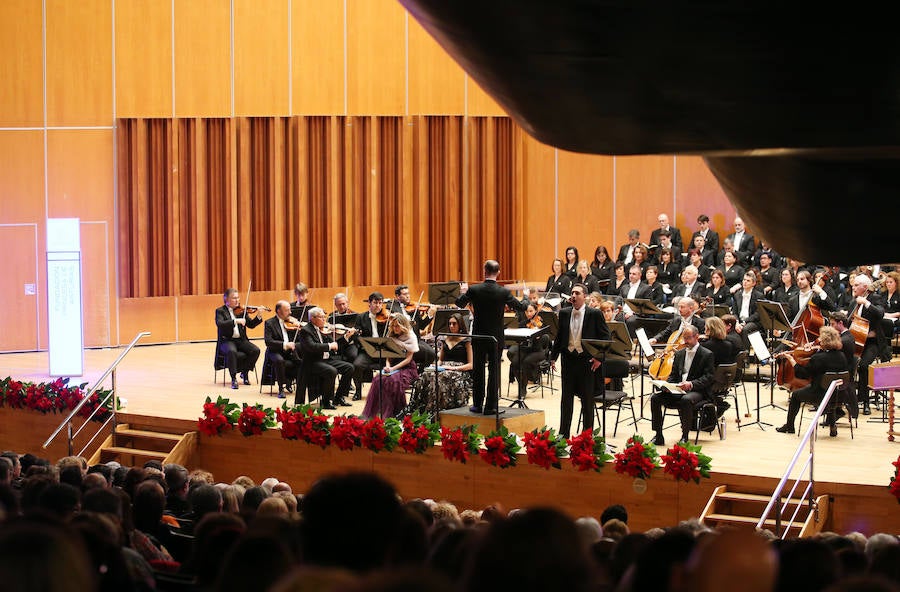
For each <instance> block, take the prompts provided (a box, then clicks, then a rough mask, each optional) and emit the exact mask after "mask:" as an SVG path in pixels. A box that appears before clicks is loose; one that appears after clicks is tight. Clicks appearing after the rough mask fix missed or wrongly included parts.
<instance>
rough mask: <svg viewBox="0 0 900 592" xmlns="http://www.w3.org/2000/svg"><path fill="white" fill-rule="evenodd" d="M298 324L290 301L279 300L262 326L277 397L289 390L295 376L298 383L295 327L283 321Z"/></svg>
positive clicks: (298, 361) (298, 359)
mask: <svg viewBox="0 0 900 592" xmlns="http://www.w3.org/2000/svg"><path fill="white" fill-rule="evenodd" d="M288 321H290V322H291V323H292V324H294V325H297V324H299V323H298V321H297V319H295V318H293V317H292V316H291V303H290V302H288V301H287V300H279V301H278V302H277V303H276V304H275V316H274V317H272V318H271V319H269V320H267V321H266V323H265V325H264V327H263V336H264V337H265V340H266V360H268V362H269V364H271V366H272V370H273V372H274V374H275V381H276V382H277V383H278V398H279V399H283V398H285V397H286V396H287V395H286V393H289V392H291V380H290V379H288V378H287V377H288V376H290V377H291V378H297V379H298V384H299V374H300V358H299V357H298V355H297V350H298V349H299V348H298V347H297V329H288V328H287V327H286V326H285V323H286V322H288Z"/></svg>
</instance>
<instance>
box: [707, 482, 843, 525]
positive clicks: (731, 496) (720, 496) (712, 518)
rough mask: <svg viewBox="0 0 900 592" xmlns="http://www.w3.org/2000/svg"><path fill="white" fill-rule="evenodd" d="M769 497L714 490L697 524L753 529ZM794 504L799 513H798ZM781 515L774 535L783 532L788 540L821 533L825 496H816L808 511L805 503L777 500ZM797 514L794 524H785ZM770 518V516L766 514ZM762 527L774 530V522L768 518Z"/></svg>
mask: <svg viewBox="0 0 900 592" xmlns="http://www.w3.org/2000/svg"><path fill="white" fill-rule="evenodd" d="M770 497H771V496H769V495H764V494H759V493H748V492H741V491H728V489H727V487H726V486H724V485H721V486H719V487H717V488H716V489H715V490H714V491H713V493H712V495H711V496H710V498H709V501H708V502H707V503H706V507H705V508H704V509H703V512H702V513H701V515H700V521H701V522H703V523H704V524H708V525H710V526H716V525H719V524H728V525H731V526H738V527H755V526H756V524H757V523H758V522H759V518H760V516H762V514H763V512H764V511H765V508H766V505H768V503H769V499H770ZM798 505H799V506H800V507H799V510H798ZM781 507H782V513H781V516H782V517H783V518H784V519H783V520H782V521H781V525H780V527H781V531H780V532H778V533H776V534H778V535H779V536H781V535H783V533H784V531H785V529H787V536H789V537H808V536H812V535H814V534H816V533H818V532H820V531H821V530H822V525H823V524H824V522H825V519H826V518H827V516H828V510H829V497H828V496H827V495H822V496H819V497H817V498H816V499H815V501H814V504H813V511H810V508H809V505H808V504H807V503H803V502H801V500H798V499H789V498H781ZM795 511H796V512H797V517H796V518H795V519H794V522H792V523H789V520H790V517H791V516H793V515H794V512H795ZM770 515H771V514H770ZM763 525H764V527H765V528H769V529H772V530H774V529H775V526H776V524H775V519H774V518H769V519H767V520H766V521H765V522H764V523H763Z"/></svg>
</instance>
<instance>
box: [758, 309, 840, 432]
mask: <svg viewBox="0 0 900 592" xmlns="http://www.w3.org/2000/svg"><path fill="white" fill-rule="evenodd" d="M819 347H820V348H821V351H818V352H816V353H814V354H813V355H812V356H810V358H809V362H808V363H807V364H806V365H805V366H804V365H800V364H797V361H796V359H795V358H794V354H793V353H792V352H784V353H783V354H781V355H783V356H784V357H786V358H787V360H788V363H790V364H791V365H793V366H794V372H795V374H796V375H797V376H798V377H800V378H809V379H810V384H809V386H806V387H803V388H801V389H797V390H795V391H794V392H793V393H791V398H790V401H789V402H788V411H787V422H786V423H785V424H784V425H783V426H781V427H778V428H775V431H777V432H781V433H782V434H793V433H794V420H795V419H796V418H797V413H798V412H799V411H800V406H801V405H802V404H804V403H812V404H814V405H818V404H819V403H821V402H822V398H823V397H824V396H825V389H824V388H822V385H821V384H820V383H821V381H822V376H823V375H824V374H825V373H826V372H846V371H847V358H845V357H844V354H843V353H842V352H841V336H840V335H838V332H837V331H835V330H834V329H833V328H832V327H822V328H821V329H820V330H819ZM834 420H835V417H834V415H833V414H831V413H829V414H828V415H826V417H825V421H826V423H827V424H828V425H829V426H830V427H831V432H830V435H831V436H837V426H835V425H834Z"/></svg>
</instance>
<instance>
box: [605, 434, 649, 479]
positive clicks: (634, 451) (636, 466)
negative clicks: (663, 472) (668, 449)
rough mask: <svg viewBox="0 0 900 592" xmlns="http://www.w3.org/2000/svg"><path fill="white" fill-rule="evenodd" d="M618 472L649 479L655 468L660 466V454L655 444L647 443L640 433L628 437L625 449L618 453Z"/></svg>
mask: <svg viewBox="0 0 900 592" xmlns="http://www.w3.org/2000/svg"><path fill="white" fill-rule="evenodd" d="M615 458H616V472H617V473H620V474H622V475H628V476H629V477H634V478H635V479H649V478H650V475H651V474H652V473H653V469H658V468H659V454H657V452H656V447H655V446H654V445H653V444H646V443H645V442H644V439H643V438H641V437H640V436H638V435H634V436H632V437H631V438H628V441H627V442H626V443H625V449H624V450H622V452H620V453H618V454H616V457H615Z"/></svg>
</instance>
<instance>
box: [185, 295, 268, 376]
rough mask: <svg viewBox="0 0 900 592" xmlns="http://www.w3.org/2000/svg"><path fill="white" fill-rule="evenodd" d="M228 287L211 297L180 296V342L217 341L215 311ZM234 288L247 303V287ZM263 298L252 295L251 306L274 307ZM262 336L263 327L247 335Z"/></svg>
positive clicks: (210, 358)
mask: <svg viewBox="0 0 900 592" xmlns="http://www.w3.org/2000/svg"><path fill="white" fill-rule="evenodd" d="M227 287H228V286H222V289H221V291H220V292H219V293H218V294H211V295H209V296H180V297H179V298H178V299H177V302H176V306H177V309H178V311H177V314H176V320H177V331H178V340H179V341H207V340H212V341H215V340H216V323H215V310H216V309H217V308H218V307H220V306H222V302H223V301H222V294H223V293H224V292H225V288H227ZM233 287H235V288H237V289H238V290H240V291H241V302H245V300H246V299H247V286H246V285H244V286H233ZM261 297H262V295H261V294H251V295H250V300H252V301H253V302H251V303H250V304H265V305H266V306H272V305H270V304H269V303H268V300H266V299H264V298H263V299H262V300H260V298H261ZM263 300H265V302H264V301H263ZM273 304H274V303H273ZM272 308H274V306H272ZM262 334H263V326H262V325H260V326H259V327H257V328H256V329H250V330H249V331H248V333H247V335H248V337H250V339H254V338H256V337H262ZM173 340H174V339H173ZM212 350H213V348H210V355H209V362H210V364H209V365H210V368H212V358H213V356H212Z"/></svg>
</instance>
